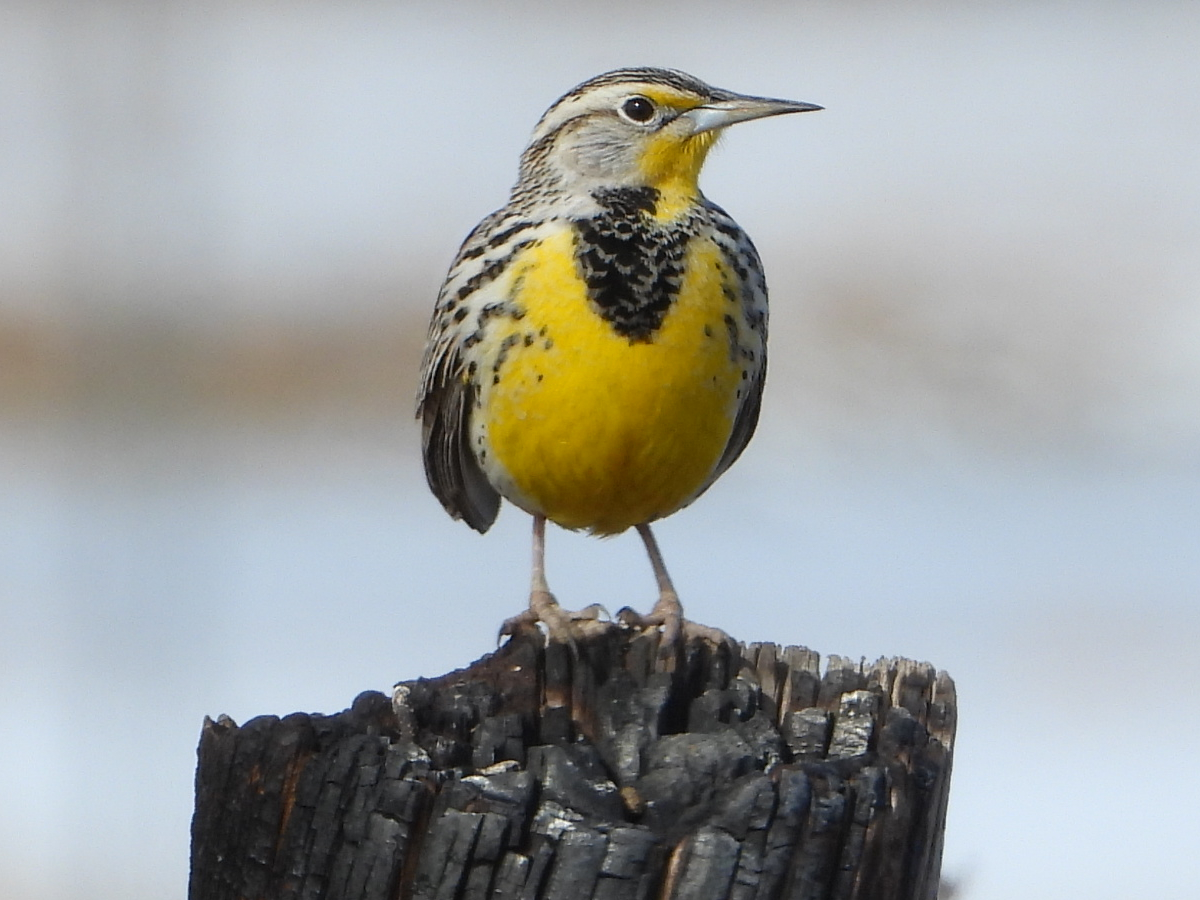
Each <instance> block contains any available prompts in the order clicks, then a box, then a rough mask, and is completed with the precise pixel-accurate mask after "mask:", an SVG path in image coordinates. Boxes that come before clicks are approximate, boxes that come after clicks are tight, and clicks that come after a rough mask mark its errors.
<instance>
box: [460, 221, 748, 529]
mask: <svg viewBox="0 0 1200 900" xmlns="http://www.w3.org/2000/svg"><path fill="white" fill-rule="evenodd" d="M573 242H574V234H573V232H572V231H571V229H570V228H568V227H564V229H563V231H562V232H560V233H558V234H555V235H553V236H551V237H548V238H546V239H545V240H543V241H542V242H541V243H539V244H538V245H536V246H534V247H531V248H530V249H529V250H528V251H526V252H525V253H524V255H523V256H522V257H521V258H520V259H518V260H516V261H514V263H513V265H512V266H511V267H510V269H509V271H508V272H506V273H505V276H504V277H505V279H507V281H506V283H505V284H504V285H499V286H498V287H500V288H501V291H500V293H501V294H502V295H506V296H507V297H508V299H509V300H511V301H512V304H513V305H514V307H515V308H517V309H519V310H522V311H523V314H520V316H519V318H518V317H515V316H507V317H498V318H497V319H496V320H494V321H493V322H491V323H489V327H488V329H487V337H486V339H485V342H484V346H482V347H481V348H480V350H481V352H480V354H479V360H480V362H481V365H480V366H479V367H478V369H477V374H476V378H477V379H478V380H479V382H480V395H479V399H480V407H479V408H478V409H477V410H476V411H475V423H474V425H475V431H476V435H477V441H476V446H477V447H478V448H479V449H480V450H481V451H482V453H481V454H480V456H481V463H482V465H483V467H484V470H485V472H487V473H488V477H489V479H490V480H491V481H492V483H493V484H494V485H495V486H496V487H497V489H499V490H500V492H501V493H502V494H504V495H505V496H506V497H508V499H509V500H511V501H513V502H514V503H516V504H517V505H518V506H520V507H522V508H524V509H525V510H527V511H529V512H533V513H543V514H545V515H546V516H547V517H549V518H550V519H551V520H552V521H555V522H557V523H559V524H560V525H563V526H565V527H568V528H587V529H590V530H592V531H593V532H596V533H599V534H613V533H616V532H619V531H623V530H624V529H626V528H629V527H630V526H632V525H636V524H640V523H643V522H649V521H653V520H655V519H658V518H661V517H663V516H666V515H669V514H671V513H672V512H675V511H676V510H677V509H679V508H680V507H681V506H683V505H685V504H686V503H688V502H689V501H690V500H691V499H693V498H694V497H695V495H696V493H697V492H698V491H699V490H700V489H701V488H702V487H703V486H704V485H705V484H706V482H707V480H708V478H709V477H710V476H711V474H712V472H713V470H714V468H715V467H716V465H717V462H718V461H719V459H720V458H721V454H722V452H723V451H724V449H725V445H726V443H727V442H728V440H729V436H730V432H731V430H732V426H733V421H734V417H735V415H736V412H737V404H738V402H739V401H738V396H739V391H738V388H739V384H740V382H741V379H742V377H743V376H742V367H741V365H740V361H739V360H738V358H737V354H736V345H734V346H733V348H732V349H731V338H730V334H731V332H732V333H734V334H736V332H737V329H738V327H740V326H741V325H742V324H743V323H742V322H741V321H740V318H741V313H740V306H739V304H737V303H736V302H734V301H732V300H730V299H729V298H730V297H736V296H738V294H737V291H736V290H733V291H730V290H727V287H729V282H730V279H732V278H733V277H734V276H733V273H731V272H729V271H728V269H727V267H726V266H725V264H724V262H723V258H722V254H721V253H720V251H719V250H718V249H717V247H716V246H715V245H714V244H713V243H712V242H711V241H709V240H707V239H704V238H701V237H696V238H693V239H692V241H691V242H690V244H689V249H688V256H687V259H686V265H685V266H684V272H685V276H684V279H683V283H682V285H681V287H680V290H679V293H678V294H677V296H676V298H675V302H674V303H673V305H672V306H671V308H670V310H669V311H668V312H667V314H666V316H665V317H664V319H663V321H662V325H661V327H660V328H659V329H658V330H657V331H655V332H654V334H653V335H652V336H651V338H650V339H649V340H647V341H631V340H630V339H629V338H627V337H622V336H621V335H619V334H618V333H617V332H616V331H615V330H614V329H613V327H612V326H611V325H610V324H609V323H608V322H607V321H605V320H604V319H603V318H602V317H601V316H600V315H599V314H598V312H597V311H595V310H594V309H593V308H591V307H590V306H589V303H588V299H587V291H586V287H585V285H584V283H583V282H582V281H581V279H580V277H579V274H578V270H577V266H576V263H575V254H574V244H573ZM730 317H733V318H732V319H731V318H730Z"/></svg>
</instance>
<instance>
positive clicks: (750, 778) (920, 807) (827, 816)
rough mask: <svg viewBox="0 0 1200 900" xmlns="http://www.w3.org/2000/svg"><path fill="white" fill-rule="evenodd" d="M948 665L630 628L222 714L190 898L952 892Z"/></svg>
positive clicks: (208, 759)
mask: <svg viewBox="0 0 1200 900" xmlns="http://www.w3.org/2000/svg"><path fill="white" fill-rule="evenodd" d="M955 716H956V707H955V695H954V684H953V682H952V681H951V680H950V678H949V677H948V676H947V675H946V674H945V673H943V672H937V671H935V670H934V669H933V667H932V666H930V665H928V664H924V663H915V662H912V661H910V660H903V659H881V660H879V661H878V662H876V663H874V664H869V665H868V664H862V663H857V662H852V661H850V660H847V659H843V658H841V657H837V656H833V657H830V659H829V660H828V662H827V665H826V668H825V671H824V673H822V672H821V671H820V669H819V658H818V656H817V654H815V653H814V652H812V651H810V650H807V649H804V648H799V647H786V648H779V647H777V646H775V645H773V644H750V645H742V646H731V645H721V646H714V645H711V644H707V643H703V642H699V641H693V642H692V643H690V644H688V645H687V647H686V649H685V651H684V652H683V653H682V654H681V655H680V656H678V657H677V658H673V659H669V660H662V659H660V658H659V656H658V646H657V637H656V636H655V635H653V634H650V633H642V632H631V631H627V630H624V629H617V628H613V629H612V630H611V631H609V632H608V633H606V634H603V635H600V636H597V637H596V638H594V639H590V640H588V641H585V642H582V643H580V644H579V646H578V648H577V649H576V650H575V651H573V650H572V648H570V647H569V646H566V645H560V644H550V645H549V646H545V647H543V646H542V641H541V638H540V635H529V636H521V637H518V638H515V639H513V640H511V641H510V642H509V643H508V644H506V645H505V646H504V647H502V648H501V649H500V650H498V651H497V652H496V653H494V654H491V655H489V656H486V657H484V658H483V659H481V660H479V661H478V662H476V663H474V664H473V665H472V666H470V667H469V668H467V669H463V670H460V671H457V672H452V673H450V674H448V675H444V676H442V677H440V678H435V679H419V680H417V681H411V682H404V683H402V684H400V685H397V686H396V688H395V691H394V694H393V696H392V697H387V696H385V695H383V694H380V693H375V692H368V693H364V694H362V695H360V696H359V697H358V698H357V699H356V700H355V701H354V703H353V705H352V706H351V707H350V708H349V709H347V710H345V711H344V712H342V713H339V714H337V715H332V716H320V715H307V714H300V713H297V714H294V715H290V716H286V717H284V718H277V717H274V716H262V717H259V718H256V719H253V720H251V721H249V722H247V723H246V724H245V725H242V726H238V725H236V724H235V723H234V722H233V721H232V720H230V719H228V718H225V717H222V718H220V719H218V720H217V721H212V720H206V721H205V724H204V729H203V733H202V735H201V740H200V748H199V766H198V769H197V774H196V811H195V816H194V819H193V823H192V873H191V884H190V898H191V900H240V898H247V900H250V898H264V900H267V898H269V900H276V898H279V900H283V898H288V900H290V898H306V900H309V898H311V900H318V898H321V900H325V898H329V900H332V898H338V900H342V898H345V900H351V898H352V900H435V898H436V900H540V898H547V900H550V898H553V900H588V898H593V900H624V898H629V900H635V898H636V900H643V898H677V900H783V898H789V900H792V898H794V900H801V898H806V900H807V898H811V900H842V898H869V900H892V898H895V900H933V898H935V897H936V896H937V883H938V872H939V868H940V862H941V845H942V831H943V827H944V824H945V813H946V801H947V796H948V791H949V784H950V763H951V749H952V744H953V738H954V727H955Z"/></svg>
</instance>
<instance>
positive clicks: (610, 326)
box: [417, 68, 821, 649]
mask: <svg viewBox="0 0 1200 900" xmlns="http://www.w3.org/2000/svg"><path fill="white" fill-rule="evenodd" d="M820 108H821V107H819V106H815V105H814V104H811V103H796V102H793V101H790V100H772V99H767V98H763V97H750V96H744V95H741V94H735V93H732V92H730V91H725V90H720V89H718V88H713V87H710V86H708V85H707V84H704V83H703V82H701V81H699V80H697V79H696V78H693V77H692V76H690V75H687V74H685V73H683V72H678V71H674V70H668V69H654V68H631V69H618V70H617V71H614V72H608V73H606V74H604V75H600V76H597V77H596V78H592V79H591V80H589V81H585V82H584V83H583V84H581V85H579V86H578V87H576V88H574V89H573V90H571V91H569V92H568V93H566V94H564V95H563V96H562V97H560V98H559V99H558V100H557V101H556V102H555V103H554V105H553V106H551V107H550V109H549V110H547V112H546V114H545V115H543V116H542V118H541V120H540V121H539V122H538V124H537V127H536V128H535V129H534V131H533V137H532V139H531V140H530V142H529V145H528V146H527V147H526V148H525V151H524V153H523V154H522V155H521V167H520V177H519V178H518V180H517V184H516V186H515V187H514V188H513V191H512V195H511V197H510V199H509V201H508V203H507V205H505V206H504V208H503V209H500V210H498V211H497V212H495V213H493V214H492V215H490V216H488V217H487V218H485V219H484V220H483V221H482V222H480V223H479V225H478V226H476V228H475V230H474V231H472V232H471V234H470V235H469V236H468V237H467V239H466V240H465V241H464V242H463V245H462V247H461V248H460V249H459V251H458V256H457V258H456V259H455V260H454V263H453V265H451V267H450V271H449V274H448V275H447V276H446V282H445V284H444V285H443V287H442V290H441V293H440V295H439V296H438V300H437V305H436V306H435V308H434V311H433V321H432V323H431V325H430V329H429V343H428V346H427V348H426V351H425V358H424V361H423V363H422V370H421V387H420V391H419V396H418V401H417V417H418V418H420V419H421V422H422V441H423V450H424V461H425V474H426V477H427V478H428V480H429V486H430V487H431V488H432V489H433V493H434V494H436V495H437V498H438V499H439V500H440V501H441V502H442V505H443V506H444V507H445V508H446V511H447V512H448V513H449V514H450V515H451V516H453V517H454V518H455V519H463V520H465V521H466V523H467V524H468V525H470V526H471V527H472V528H474V529H475V530H476V531H480V532H483V531H486V530H487V529H488V528H489V527H490V526H491V524H492V522H493V521H495V518H496V513H497V511H498V509H499V506H500V498H501V497H505V498H507V499H508V500H510V501H511V502H512V503H514V504H516V505H517V506H519V507H520V508H521V509H523V510H525V511H526V512H528V513H530V514H531V515H532V516H533V572H532V589H531V592H530V597H529V609H528V610H526V611H525V612H523V613H522V614H520V615H518V616H514V617H513V618H511V619H509V620H508V621H507V622H505V624H504V627H503V629H502V633H513V632H514V631H515V630H516V629H517V628H518V627H520V626H523V625H528V624H533V623H536V622H539V621H540V622H542V623H543V624H544V625H545V626H546V629H547V631H548V632H549V634H550V636H551V637H552V638H556V639H560V640H571V637H572V632H573V627H574V623H575V622H576V620H579V619H584V618H592V617H594V616H595V612H594V611H591V610H586V611H583V612H580V613H568V612H566V611H564V610H563V609H562V608H561V607H560V606H559V605H558V603H557V601H556V600H555V599H554V597H553V596H552V595H551V594H550V589H549V586H548V584H547V582H546V574H545V562H544V560H545V528H546V520H547V519H550V520H551V521H553V522H556V523H558V524H559V525H562V526H563V527H565V528H570V529H587V530H589V531H591V532H592V533H593V534H597V535H610V534H617V533H618V532H621V531H624V530H626V529H627V528H630V527H633V528H636V529H637V531H638V534H639V535H641V538H642V540H643V541H644V542H645V545H646V550H647V552H648V553H649V556H650V562H651V565H652V566H653V569H654V574H655V577H656V578H657V581H658V588H659V599H658V602H657V603H656V604H655V605H654V608H653V610H652V611H651V612H650V614H649V615H647V616H639V615H637V614H635V613H630V612H628V611H626V612H624V613H623V615H622V618H623V620H624V621H626V622H632V623H633V624H636V625H642V626H661V628H662V632H663V634H662V644H663V647H664V649H665V648H669V647H674V646H676V645H677V642H678V641H679V638H680V635H681V633H682V629H683V628H684V627H685V622H684V620H683V618H682V616H683V613H682V607H681V606H680V603H679V599H678V596H677V595H676V593H675V589H674V588H673V587H672V585H671V580H670V578H669V577H668V575H667V571H666V568H665V566H664V565H663V560H662V555H661V554H660V553H659V549H658V545H657V543H656V542H655V539H654V535H653V533H652V532H651V531H650V523H651V522H653V521H655V520H657V519H661V518H663V517H664V516H668V515H670V514H671V513H673V512H676V511H677V510H679V509H681V508H683V507H684V506H687V505H688V504H689V503H691V502H692V501H693V500H695V499H696V498H697V497H699V496H700V495H701V494H702V493H704V491H705V490H706V489H707V488H708V487H709V485H711V484H712V483H713V482H714V481H715V480H716V479H717V478H718V477H719V476H720V475H721V473H723V472H724V471H725V470H726V469H728V468H729V466H730V465H732V464H733V462H734V460H736V459H737V458H738V455H739V454H740V453H741V452H742V450H743V449H744V448H745V446H746V443H747V442H748V441H749V440H750V436H751V434H752V433H753V432H754V427H755V424H756V423H757V421H758V412H759V405H760V400H761V396H762V389H763V382H764V378H765V375H766V362H767V357H766V341H767V287H766V282H765V280H764V278H763V272H762V264H761V263H760V261H759V257H758V252H757V251H756V250H755V248H754V245H753V244H752V243H751V242H750V238H749V237H747V236H746V234H745V232H743V231H742V229H741V228H739V227H738V225H737V223H736V222H734V221H733V219H731V218H730V217H729V215H728V214H727V213H726V212H725V211H724V210H723V209H721V208H720V207H719V206H717V205H716V204H714V203H711V202H710V201H709V200H707V199H706V198H705V197H704V195H703V194H702V193H701V192H700V189H699V186H698V184H697V179H698V176H699V173H700V167H701V165H702V164H703V163H704V158H705V156H706V155H707V153H708V151H709V150H710V149H711V148H712V146H713V144H714V143H715V142H716V140H717V137H718V136H719V135H720V133H721V132H722V130H723V129H724V128H726V127H727V126H729V125H732V124H734V123H736V122H744V121H748V120H750V119H759V118H763V117H765V116H775V115H781V114H783V113H796V112H805V111H809V110H817V109H820ZM687 625H688V627H691V626H690V623H687Z"/></svg>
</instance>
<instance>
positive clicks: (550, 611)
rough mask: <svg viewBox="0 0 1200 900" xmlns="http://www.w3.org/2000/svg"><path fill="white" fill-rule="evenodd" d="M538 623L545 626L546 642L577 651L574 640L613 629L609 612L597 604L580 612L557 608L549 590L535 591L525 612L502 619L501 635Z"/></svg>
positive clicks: (534, 625)
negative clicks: (553, 642) (560, 644)
mask: <svg viewBox="0 0 1200 900" xmlns="http://www.w3.org/2000/svg"><path fill="white" fill-rule="evenodd" d="M539 622H540V623H541V624H542V625H543V626H544V627H545V631H546V638H547V640H550V641H558V642H560V643H564V644H569V645H570V646H571V649H572V650H573V651H577V649H578V648H577V645H576V641H580V640H584V639H586V638H589V637H593V636H595V635H597V634H602V633H603V632H605V631H607V630H608V629H609V628H612V622H611V621H610V620H609V616H608V610H606V609H605V608H604V607H603V606H601V605H600V604H599V603H593V604H592V605H591V606H587V607H585V608H583V609H581V610H576V611H572V610H567V609H563V608H562V607H561V606H559V604H558V601H557V600H555V599H554V595H553V594H551V593H550V592H549V591H544V590H535V591H532V592H531V593H530V594H529V608H528V609H526V610H525V611H524V612H520V613H518V614H517V615H515V616H513V617H512V618H510V619H505V621H504V624H503V625H501V626H500V636H501V637H504V636H506V635H509V636H511V635H516V634H519V633H520V632H522V631H524V630H526V629H528V628H536V627H537V626H538V623H539Z"/></svg>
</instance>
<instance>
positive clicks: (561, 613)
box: [500, 513, 608, 647]
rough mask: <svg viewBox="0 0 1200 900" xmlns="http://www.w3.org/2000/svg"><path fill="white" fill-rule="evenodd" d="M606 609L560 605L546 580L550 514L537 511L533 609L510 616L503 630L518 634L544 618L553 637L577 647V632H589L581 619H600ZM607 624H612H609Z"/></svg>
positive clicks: (534, 529)
mask: <svg viewBox="0 0 1200 900" xmlns="http://www.w3.org/2000/svg"><path fill="white" fill-rule="evenodd" d="M603 612H604V610H603V608H602V607H600V606H598V605H592V606H589V607H587V608H586V609H581V610H580V611H579V612H568V611H567V610H565V609H563V608H562V607H561V606H559V605H558V601H557V600H555V599H554V595H553V594H551V593H550V584H549V582H547V581H546V517H545V516H543V515H539V514H536V513H535V514H534V516H533V565H532V566H531V568H530V586H529V609H527V610H525V611H524V612H522V613H519V614H517V615H515V616H513V617H512V618H511V619H507V620H506V621H505V622H504V624H503V625H502V626H501V627H500V634H502V635H505V634H516V633H517V631H518V630H519V629H521V628H522V627H525V626H530V625H536V624H537V623H538V622H541V623H542V624H543V625H545V626H546V632H547V634H548V635H549V637H550V639H551V640H554V641H562V642H563V643H567V644H570V645H571V646H572V647H574V646H575V638H576V636H579V637H582V636H584V635H585V634H586V633H587V632H588V629H587V628H581V627H580V623H583V622H597V621H598V620H599V619H600V615H601V613H603ZM605 627H608V625H607V624H605Z"/></svg>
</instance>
